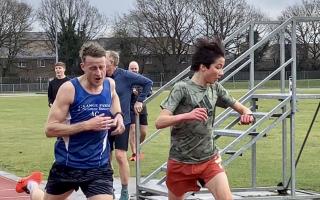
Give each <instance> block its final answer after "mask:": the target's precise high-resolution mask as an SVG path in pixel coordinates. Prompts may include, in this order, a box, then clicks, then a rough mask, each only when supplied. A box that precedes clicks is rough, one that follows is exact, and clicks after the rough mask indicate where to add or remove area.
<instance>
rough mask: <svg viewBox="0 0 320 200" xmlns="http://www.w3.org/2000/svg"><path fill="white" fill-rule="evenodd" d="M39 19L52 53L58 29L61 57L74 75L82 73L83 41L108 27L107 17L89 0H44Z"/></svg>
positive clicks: (39, 11) (68, 70) (69, 71)
mask: <svg viewBox="0 0 320 200" xmlns="http://www.w3.org/2000/svg"><path fill="white" fill-rule="evenodd" d="M38 18H39V20H40V23H41V25H42V27H43V29H44V30H45V31H46V32H47V35H48V37H49V40H50V43H51V44H50V46H51V47H52V50H53V52H54V50H55V36H56V33H57V32H58V48H59V51H58V52H59V58H60V59H61V60H62V61H64V62H66V64H67V72H68V73H71V74H78V73H81V72H80V70H79V68H78V66H79V58H78V57H79V56H78V52H79V50H80V47H81V46H82V44H83V43H84V42H86V41H88V40H91V39H93V38H95V37H96V36H98V35H99V34H102V33H104V32H105V31H106V29H107V18H106V17H105V16H104V15H102V14H100V13H99V11H98V9H97V8H95V7H93V6H91V5H90V1H89V0H77V1H75V0H42V1H41V6H40V8H39V10H38Z"/></svg>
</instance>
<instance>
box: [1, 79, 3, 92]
mask: <svg viewBox="0 0 320 200" xmlns="http://www.w3.org/2000/svg"><path fill="white" fill-rule="evenodd" d="M0 86H1V93H2V90H3V88H2V76H1V77H0Z"/></svg>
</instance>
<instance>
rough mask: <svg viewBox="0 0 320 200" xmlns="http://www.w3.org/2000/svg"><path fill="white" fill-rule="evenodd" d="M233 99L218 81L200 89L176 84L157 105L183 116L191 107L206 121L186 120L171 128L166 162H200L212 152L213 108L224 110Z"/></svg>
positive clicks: (191, 84) (188, 83) (184, 82)
mask: <svg viewBox="0 0 320 200" xmlns="http://www.w3.org/2000/svg"><path fill="white" fill-rule="evenodd" d="M235 102H236V100H235V99H234V98H233V97H232V96H231V95H229V93H228V92H227V91H226V89H225V88H223V86H222V85H221V84H219V83H218V82H216V83H214V84H210V85H208V86H207V87H203V86H200V85H197V84H195V83H194V82H193V81H192V80H191V79H189V78H186V79H184V80H182V81H180V82H178V83H176V84H175V85H174V86H173V88H172V90H171V92H170V94H169V96H168V97H167V98H166V99H165V100H164V101H163V102H162V103H161V105H160V106H161V108H162V109H167V110H169V111H171V112H172V113H173V115H177V114H182V113H187V112H190V111H192V110H193V109H194V108H197V107H202V108H206V109H207V113H208V120H207V121H206V122H200V121H188V122H183V123H179V124H176V125H174V126H172V127H171V147H170V153H169V159H173V160H176V161H180V162H184V163H200V162H203V161H207V160H209V159H211V158H212V157H213V156H214V154H215V153H216V151H217V150H216V147H215V145H214V141H213V137H212V133H213V123H214V116H215V107H216V106H219V107H223V108H226V107H228V106H231V105H233V104H234V103H235Z"/></svg>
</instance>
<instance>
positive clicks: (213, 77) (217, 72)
mask: <svg viewBox="0 0 320 200" xmlns="http://www.w3.org/2000/svg"><path fill="white" fill-rule="evenodd" d="M224 64H225V59H224V58H223V57H220V58H218V59H216V60H215V62H214V63H212V64H211V65H210V66H209V69H207V70H206V71H205V81H206V82H207V83H214V82H216V81H218V80H219V79H220V78H221V77H222V76H223V75H224V73H223V67H224Z"/></svg>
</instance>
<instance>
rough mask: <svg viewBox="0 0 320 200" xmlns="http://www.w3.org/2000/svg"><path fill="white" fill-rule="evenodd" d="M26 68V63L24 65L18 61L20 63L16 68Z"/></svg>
mask: <svg viewBox="0 0 320 200" xmlns="http://www.w3.org/2000/svg"><path fill="white" fill-rule="evenodd" d="M26 67H27V63H26V62H24V61H20V62H19V63H18V68H26Z"/></svg>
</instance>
